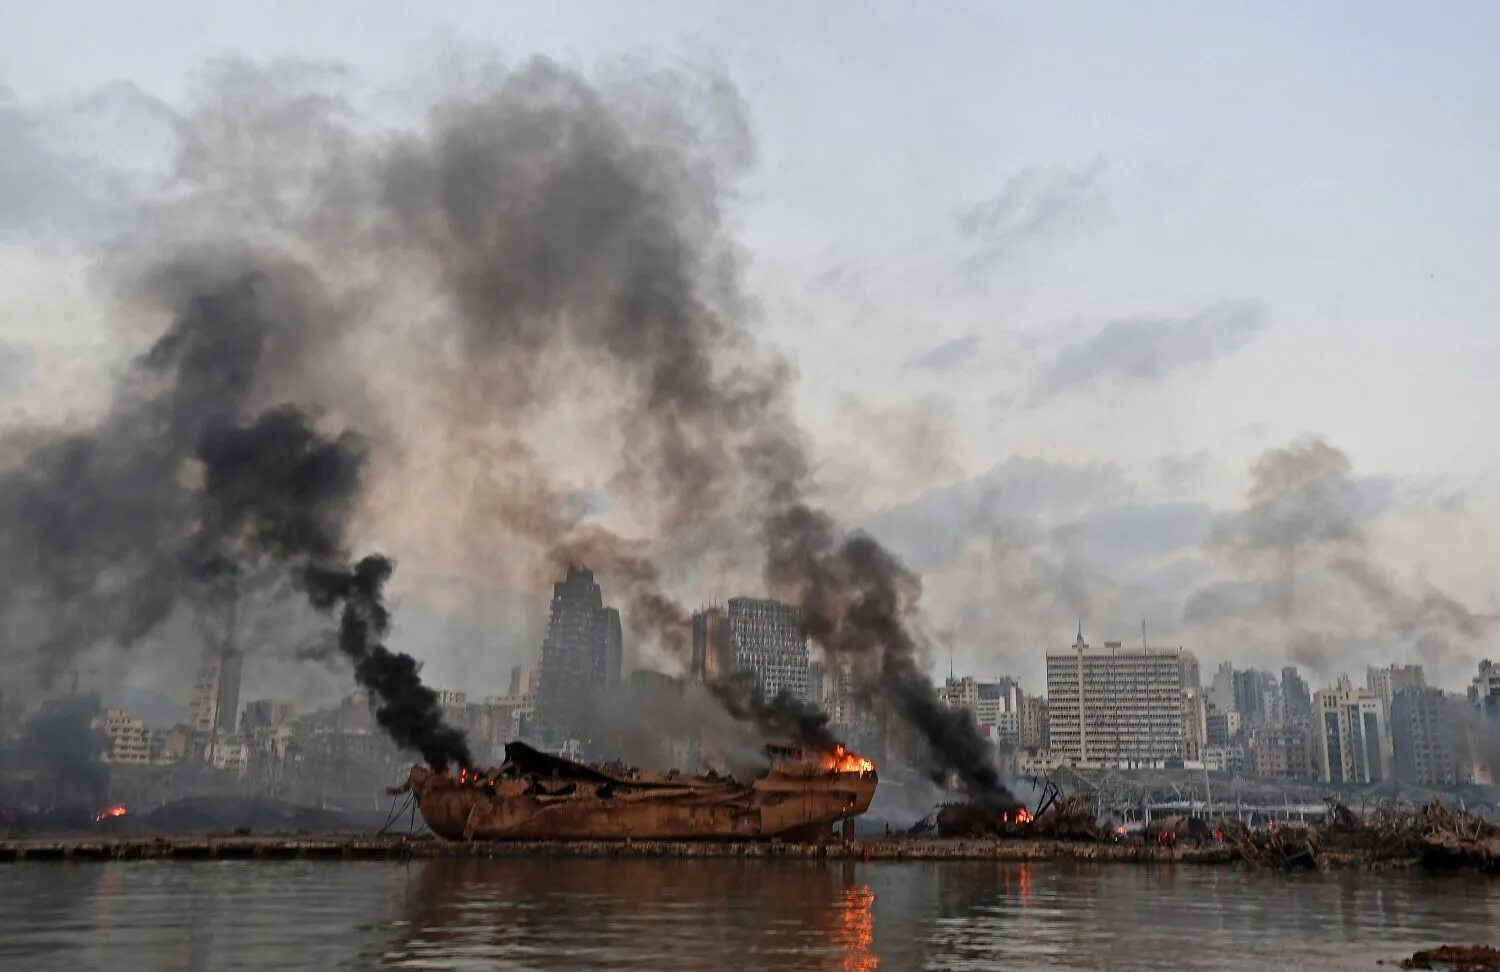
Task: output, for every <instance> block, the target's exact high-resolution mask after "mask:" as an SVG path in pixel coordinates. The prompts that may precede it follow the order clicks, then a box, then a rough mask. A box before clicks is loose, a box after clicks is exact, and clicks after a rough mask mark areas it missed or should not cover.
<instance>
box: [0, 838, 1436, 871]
mask: <svg viewBox="0 0 1500 972" xmlns="http://www.w3.org/2000/svg"><path fill="white" fill-rule="evenodd" d="M499 857H574V858H657V859H667V858H679V859H687V858H747V859H750V858H753V859H781V860H853V861H1012V862H1017V863H1020V862H1031V863H1037V862H1046V861H1092V862H1099V863H1120V864H1192V865H1217V866H1224V865H1241V866H1244V861H1243V858H1242V857H1241V855H1240V853H1239V851H1238V850H1237V849H1236V848H1235V847H1234V846H1233V845H1226V844H1219V845H1210V846H1203V847H1197V846H1167V845H1159V844H1128V843H1119V844H1116V843H1094V842H1088V841H1065V840H1039V839H1027V840H1013V839H1002V840H961V839H943V838H903V839H872V840H851V841H828V842H823V843H785V842H781V841H753V842H752V841H654V840H613V841H605V840H589V841H559V840H519V841H453V840H440V839H434V838H428V837H405V836H382V835H374V834H326V835H263V836H196V835H193V836H189V835H182V836H170V837H164V836H142V837H109V838H97V837H75V838H52V839H48V838H35V839H24V840H21V839H17V840H3V841H0V863H8V862H13V861H28V860H75V861H85V860H235V859H241V860H243V859H251V860H317V859H321V860H329V859H337V860H407V859H412V858H421V859H428V858H499ZM1319 866H1320V867H1324V868H1328V867H1338V868H1345V867H1352V868H1361V869H1405V868H1412V867H1417V866H1419V862H1418V861H1417V860H1416V859H1415V858H1412V859H1396V860H1382V859H1377V858H1376V857H1375V856H1374V855H1371V854H1366V853H1359V852H1348V853H1339V854H1330V853H1326V852H1325V854H1324V855H1322V856H1321V858H1320V861H1319Z"/></svg>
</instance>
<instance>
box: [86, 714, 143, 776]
mask: <svg viewBox="0 0 1500 972" xmlns="http://www.w3.org/2000/svg"><path fill="white" fill-rule="evenodd" d="M93 727H94V728H95V729H100V730H103V732H104V734H105V735H106V736H107V737H109V749H108V750H107V751H106V752H105V754H104V761H105V762H106V763H125V764H132V765H138V766H144V765H146V764H147V763H150V762H151V731H150V730H149V729H147V728H146V724H145V723H144V722H142V721H141V720H140V719H137V718H136V717H135V716H133V715H131V714H130V713H129V712H127V711H126V710H124V709H105V710H104V712H103V713H101V714H100V715H98V716H96V717H95V719H94V721H93Z"/></svg>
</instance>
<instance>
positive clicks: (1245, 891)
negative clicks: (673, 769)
mask: <svg viewBox="0 0 1500 972" xmlns="http://www.w3.org/2000/svg"><path fill="white" fill-rule="evenodd" d="M1497 938H1500V884H1497V883H1496V882H1494V880H1493V879H1489V880H1486V879H1484V878H1481V877H1476V876H1468V875H1441V876H1433V875H1425V874H1420V873H1412V872H1367V871H1346V872H1335V873H1300V874H1263V873H1249V872H1246V871H1244V870H1241V869H1238V868H1225V867H1212V868H1210V867H1192V866H1183V865H1178V866H1170V865H1119V864H1116V865H1085V864H1015V863H1000V862H953V861H948V862H931V863H926V862H880V861H876V862H869V863H860V862H838V861H781V860H735V859H702V860H651V859H645V860H641V859H632V860H624V859H593V860H590V859H547V858H524V859H489V860H479V859H431V860H411V861H404V862H403V861H349V862H339V861H246V860H237V861H191V862H189V861H105V862H81V861H78V862H70V861H22V862H16V863H12V864H7V865H0V969H16V970H26V972H44V970H53V969H58V970H63V969H66V970H84V969H99V970H111V972H121V970H134V969H142V970H146V969H150V970H173V969H182V970H198V969H383V968H389V969H498V970H514V969H538V970H541V969H547V970H552V969H618V970H650V972H668V970H688V969H711V970H724V972H727V970H731V969H734V970H739V969H830V970H834V969H836V970H869V969H889V970H904V969H933V970H940V969H946V970H970V969H1007V970H1016V969H1043V968H1046V969H1121V970H1125V969H1255V970H1266V969H1366V970H1373V969H1375V968H1377V967H1378V966H1377V963H1378V962H1380V961H1381V960H1384V961H1387V962H1390V961H1394V960H1398V959H1400V958H1402V957H1404V956H1406V955H1409V954H1410V953H1411V952H1412V951H1414V950H1415V949H1417V948H1423V947H1428V946H1433V945H1439V944H1475V943H1489V944H1494V943H1496V939H1497Z"/></svg>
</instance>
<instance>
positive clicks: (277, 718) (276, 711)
mask: <svg viewBox="0 0 1500 972" xmlns="http://www.w3.org/2000/svg"><path fill="white" fill-rule="evenodd" d="M296 708H297V707H296V703H294V702H293V701H292V700H291V699H255V700H253V701H250V702H246V703H245V712H244V715H242V716H241V717H240V728H241V729H242V730H244V731H246V732H249V731H251V730H254V729H275V728H276V727H277V726H279V725H281V724H282V723H284V722H286V721H287V720H288V719H290V718H291V717H292V713H293V712H295V711H296Z"/></svg>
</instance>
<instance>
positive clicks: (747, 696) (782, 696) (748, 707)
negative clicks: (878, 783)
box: [708, 676, 839, 752]
mask: <svg viewBox="0 0 1500 972" xmlns="http://www.w3.org/2000/svg"><path fill="white" fill-rule="evenodd" d="M708 689H709V691H710V692H711V693H713V696H714V698H716V699H718V701H719V704H720V705H722V706H723V707H724V709H725V710H726V711H727V712H728V713H729V714H730V715H732V716H734V717H735V718H736V719H739V720H741V721H742V722H749V723H752V724H753V725H755V727H756V728H758V729H759V730H760V731H761V733H763V734H764V735H765V736H767V737H768V738H771V739H790V740H792V741H793V742H796V743H799V744H801V745H804V746H809V747H811V748H813V749H816V750H818V751H820V752H829V751H831V750H832V749H833V748H834V747H835V746H837V745H838V744H839V740H838V738H837V737H835V736H834V734H833V733H832V732H831V731H830V730H829V728H828V713H826V712H824V711H823V709H822V708H821V707H820V706H817V705H814V704H813V703H811V702H804V701H802V700H801V699H799V698H797V697H796V696H795V695H793V694H792V693H791V692H789V691H787V690H786V689H782V690H781V691H780V692H777V693H776V695H774V696H773V697H771V698H769V699H767V698H766V697H765V695H764V694H763V693H762V692H761V688H760V683H759V682H758V681H757V680H756V679H755V678H753V677H751V678H744V677H742V676H730V677H728V678H723V679H719V680H718V681H716V682H714V683H712V684H711V685H709V687H708Z"/></svg>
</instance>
